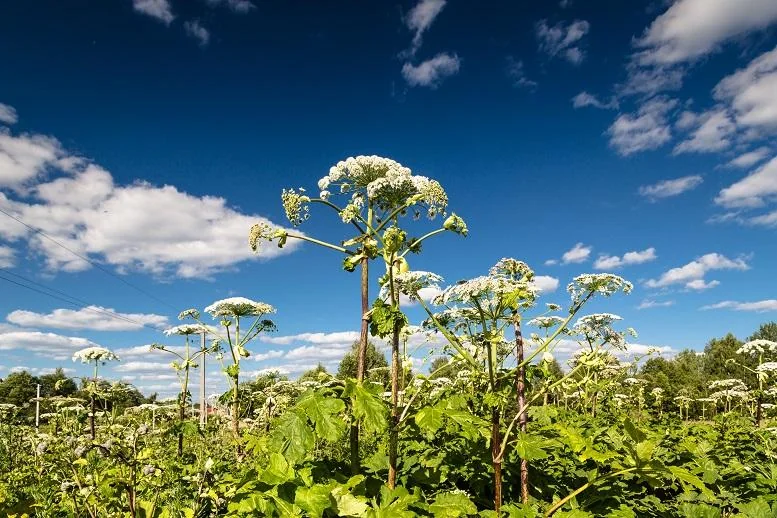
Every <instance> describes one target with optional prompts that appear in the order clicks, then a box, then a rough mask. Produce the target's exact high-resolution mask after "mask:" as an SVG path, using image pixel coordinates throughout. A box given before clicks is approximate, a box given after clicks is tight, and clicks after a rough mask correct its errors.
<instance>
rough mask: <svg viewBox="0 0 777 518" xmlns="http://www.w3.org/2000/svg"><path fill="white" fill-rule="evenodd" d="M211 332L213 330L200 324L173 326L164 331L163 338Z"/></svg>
mask: <svg viewBox="0 0 777 518" xmlns="http://www.w3.org/2000/svg"><path fill="white" fill-rule="evenodd" d="M211 332H213V329H212V328H210V327H208V326H204V325H202V324H181V325H180V326H174V327H171V328H169V329H165V330H164V331H163V333H164V334H165V336H172V335H202V334H209V333H211Z"/></svg>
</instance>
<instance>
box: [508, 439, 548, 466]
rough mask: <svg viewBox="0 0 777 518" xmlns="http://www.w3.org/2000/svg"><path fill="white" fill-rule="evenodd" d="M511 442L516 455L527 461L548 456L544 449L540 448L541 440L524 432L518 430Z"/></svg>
mask: <svg viewBox="0 0 777 518" xmlns="http://www.w3.org/2000/svg"><path fill="white" fill-rule="evenodd" d="M513 444H514V446H515V451H516V452H517V453H518V456H519V457H521V458H522V459H524V460H526V461H528V462H531V461H533V460H537V459H544V458H545V457H547V456H548V454H547V453H545V450H543V449H542V441H541V440H540V439H538V438H536V437H532V436H531V435H529V434H527V433H525V432H519V433H518V437H517V438H516V440H515V442H514V443H513Z"/></svg>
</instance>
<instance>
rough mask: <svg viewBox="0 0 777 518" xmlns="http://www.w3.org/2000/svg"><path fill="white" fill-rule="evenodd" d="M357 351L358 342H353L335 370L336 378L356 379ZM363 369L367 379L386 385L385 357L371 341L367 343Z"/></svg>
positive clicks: (387, 374)
mask: <svg viewBox="0 0 777 518" xmlns="http://www.w3.org/2000/svg"><path fill="white" fill-rule="evenodd" d="M358 350H359V342H354V343H353V345H352V346H351V351H350V352H347V353H345V356H343V359H342V360H341V361H340V365H339V367H338V369H337V377H338V378H340V379H346V378H355V377H356V358H357V355H358ZM365 366H366V367H365V369H366V371H367V379H369V380H371V381H377V382H379V383H382V384H383V386H386V385H388V380H389V372H388V362H387V361H386V357H385V356H384V355H383V353H381V352H380V351H378V349H377V347H375V344H374V343H373V342H372V341H368V342H367V352H366V354H365Z"/></svg>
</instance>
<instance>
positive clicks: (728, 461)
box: [0, 336, 777, 517]
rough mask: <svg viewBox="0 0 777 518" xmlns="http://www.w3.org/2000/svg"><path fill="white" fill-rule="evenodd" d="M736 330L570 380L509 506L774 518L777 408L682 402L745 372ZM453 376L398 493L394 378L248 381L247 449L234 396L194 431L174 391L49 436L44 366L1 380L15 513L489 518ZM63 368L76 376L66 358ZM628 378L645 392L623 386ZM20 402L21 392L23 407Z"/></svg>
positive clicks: (470, 387) (479, 416) (529, 440)
mask: <svg viewBox="0 0 777 518" xmlns="http://www.w3.org/2000/svg"><path fill="white" fill-rule="evenodd" d="M732 343H740V342H737V341H736V340H735V339H734V338H733V337H730V336H729V337H725V338H723V339H719V340H711V341H710V343H709V345H708V346H707V348H706V351H705V353H703V354H696V353H694V352H692V351H685V352H682V353H680V354H678V355H676V356H675V357H673V358H670V359H665V358H661V357H650V358H648V359H647V360H645V361H644V362H642V363H641V366H640V369H639V371H638V372H635V368H636V366H634V365H632V366H626V367H623V364H619V365H621V366H622V368H619V369H616V370H615V371H614V373H612V374H611V375H610V377H609V379H608V382H607V383H606V384H605V385H599V386H598V389H599V390H598V391H599V392H600V394H601V395H602V396H603V397H601V398H600V400H599V402H598V405H599V406H598V411H597V412H596V416H593V415H592V407H591V400H590V399H588V400H586V398H583V397H579V395H575V394H576V393H573V392H557V393H554V394H553V396H552V397H551V399H550V401H547V403H546V404H544V405H539V406H535V407H533V408H532V409H531V410H530V419H529V432H528V433H521V434H519V435H518V436H516V440H515V442H514V448H513V449H511V450H510V452H509V454H508V455H507V456H506V458H505V461H504V472H505V477H504V488H503V495H504V501H505V505H504V506H503V507H502V514H504V515H506V516H540V515H541V514H542V513H547V512H548V511H549V510H550V509H551V506H552V505H553V503H554V502H559V501H560V500H561V499H564V498H565V497H567V496H568V495H570V494H572V493H573V492H575V491H578V490H580V489H582V490H581V491H579V493H578V494H577V495H576V496H575V497H574V498H571V499H569V500H568V501H566V505H564V506H562V509H561V510H560V511H558V512H557V513H556V514H555V515H556V516H575V517H578V516H579V517H585V516H611V517H624V516H626V517H630V516H683V517H708V516H711V517H715V516H721V517H722V516H745V517H761V516H763V517H769V516H774V512H775V510H777V433H775V432H776V431H777V428H774V426H775V425H776V424H777V422H775V421H774V420H771V421H770V420H769V418H768V417H767V418H766V420H765V421H764V423H763V424H762V425H761V426H759V427H757V426H755V425H754V422H753V416H754V414H753V412H752V403H747V402H743V404H741V405H738V406H736V407H735V408H734V409H732V410H731V411H729V412H724V411H722V410H723V408H722V407H721V406H720V405H719V404H714V403H713V404H712V405H711V406H708V413H707V414H706V415H705V417H704V418H703V419H702V416H701V415H700V409H701V406H698V405H697V406H692V410H691V412H690V416H689V418H686V417H685V415H684V414H683V418H682V419H681V417H680V412H679V406H678V403H677V402H676V401H675V400H674V397H675V396H674V394H681V393H685V394H690V395H692V396H693V398H696V399H703V398H704V397H705V396H709V395H710V390H709V389H708V385H709V383H710V382H711V381H712V380H714V379H722V378H721V377H720V376H726V375H728V374H730V373H731V371H729V370H726V368H725V366H726V363H727V362H726V360H729V359H737V357H738V356H741V354H740V355H737V353H736V349H734V348H732V347H731V346H730V344H732ZM708 355H709V356H708ZM740 359H741V358H740ZM616 363H617V362H616ZM729 363H731V362H729ZM452 367H453V366H452V364H450V363H449V362H448V360H446V359H437V360H435V361H434V363H433V366H432V370H434V371H437V373H438V374H440V373H446V370H447V369H451V368H452ZM715 369H721V370H719V371H716V370H715ZM447 373H448V374H453V377H452V378H445V377H441V376H435V377H433V378H430V379H428V381H427V380H426V378H425V377H424V376H423V375H422V374H418V375H417V381H416V382H415V383H413V384H412V385H411V386H408V387H406V388H405V398H407V399H406V401H408V403H407V407H406V408H408V409H409V414H408V415H409V416H412V417H408V419H406V420H404V421H403V423H402V426H401V430H400V443H399V444H400V459H401V464H400V469H399V478H398V485H397V488H396V489H394V490H389V489H387V487H386V486H385V485H384V483H383V480H384V479H385V476H386V469H387V464H386V461H387V457H386V447H387V444H386V436H385V430H386V426H387V423H388V419H387V418H388V406H387V402H386V400H385V399H384V398H383V397H382V396H381V392H382V391H383V388H382V387H381V386H379V385H377V384H372V385H370V384H367V385H364V386H363V387H362V386H359V385H357V384H355V383H354V382H353V380H351V379H350V378H348V377H345V378H342V379H341V378H339V377H338V378H334V377H332V376H331V375H329V374H327V373H326V372H325V369H316V370H314V371H313V372H311V373H309V374H308V375H306V376H304V379H300V381H296V382H295V381H290V380H288V379H286V378H285V377H283V376H280V375H276V374H273V373H269V374H265V375H262V376H260V377H259V378H257V379H255V380H252V381H247V382H244V383H243V384H241V391H242V397H243V398H244V401H246V402H247V403H248V402H250V404H247V405H246V407H245V410H244V415H245V416H246V417H245V418H244V419H243V425H242V428H241V439H240V440H241V443H242V444H243V446H244V451H243V452H242V453H241V457H240V458H239V459H238V461H237V462H236V459H235V450H234V448H233V447H232V443H231V441H232V438H231V433H230V431H229V425H228V420H229V418H228V416H227V414H226V409H227V408H228V405H225V406H224V407H221V409H222V410H224V411H220V412H218V413H217V414H216V415H214V416H211V418H210V421H209V423H208V425H207V427H206V428H204V429H198V427H197V426H196V425H195V424H194V420H195V419H196V416H191V418H187V421H186V423H185V424H184V426H183V428H181V427H180V426H179V425H178V424H177V423H176V412H177V408H176V407H175V405H172V406H161V405H149V404H145V405H141V406H135V407H134V408H129V409H128V410H125V409H124V408H120V406H119V405H115V406H109V409H110V410H111V411H110V412H99V413H98V427H97V434H98V435H97V438H96V440H94V441H92V440H91V439H90V438H89V435H88V424H87V420H86V412H85V409H84V408H83V407H81V408H80V409H78V408H76V409H73V408H70V409H68V408H67V407H62V406H61V405H60V407H59V408H60V410H56V409H55V408H54V410H53V411H49V412H46V413H45V414H44V415H45V417H44V418H43V424H42V426H41V429H40V431H38V432H36V431H35V429H34V428H33V427H32V425H31V423H32V422H33V421H32V420H31V417H32V416H31V414H30V413H29V411H28V410H29V407H24V405H23V403H24V401H23V400H22V399H20V398H22V397H28V396H32V397H33V398H34V393H31V394H28V393H27V392H29V390H27V392H24V390H25V388H24V386H23V385H24V384H25V383H26V384H30V383H32V384H34V383H36V382H37V381H39V380H38V379H35V378H33V377H32V376H30V375H29V374H27V373H14V374H11V375H9V376H8V377H7V378H6V379H5V380H3V381H2V383H0V389H1V390H2V392H0V393H1V394H2V395H3V397H4V399H3V403H5V404H6V406H5V407H3V408H4V410H3V424H2V426H0V432H2V433H0V436H2V440H1V441H0V473H2V476H0V513H3V515H6V514H8V515H9V516H14V515H18V516H21V515H22V514H23V513H27V514H29V515H34V516H95V517H96V516H217V515H218V516H222V515H223V516H370V517H393V516H400V517H401V516H441V517H447V516H451V517H454V516H471V515H475V514H478V513H479V514H480V515H481V516H489V513H491V514H493V511H489V509H490V508H491V484H492V479H491V475H490V470H491V458H490V454H489V450H488V438H489V434H490V430H489V423H488V406H487V403H486V402H484V401H483V400H482V398H481V397H480V396H479V393H480V390H481V389H479V388H478V387H479V386H481V384H482V383H484V381H485V380H483V379H478V378H477V377H473V375H472V373H471V372H468V371H467V370H466V369H460V368H459V369H457V371H456V372H453V371H452V370H448V372H447ZM558 375H560V373H558V372H551V369H547V370H545V369H540V368H539V366H537V367H534V368H532V369H530V373H529V379H530V381H531V382H532V384H533V385H534V386H538V385H540V384H541V383H542V380H543V379H545V378H546V377H547V378H548V379H552V378H553V377H554V376H558ZM52 376H56V377H57V379H63V377H64V376H63V374H62V373H61V372H57V373H56V374H54V375H52ZM628 379H638V380H645V382H644V383H637V384H635V383H629V382H627V381H626V380H628ZM40 381H41V384H43V383H44V382H45V380H42V379H41V380H40ZM48 381H49V382H50V381H51V380H48ZM103 383H104V382H103ZM33 386H34V385H33ZM582 386H583V385H580V384H578V385H577V387H578V389H579V388H580V387H582ZM59 387H60V388H59V390H60V392H58V391H56V390H54V389H53V384H51V383H49V388H50V390H48V389H47V392H46V393H45V394H46V396H45V398H44V401H43V403H44V405H53V403H54V402H56V401H58V399H63V396H70V398H71V399H72V398H74V397H77V396H78V395H79V392H78V391H73V390H72V389H73V388H75V384H74V383H73V382H72V381H70V383H67V382H65V383H62V382H60V383H59ZM61 387H66V388H64V389H62V388H61ZM369 387H374V389H371V388H369ZM654 388H662V389H664V391H665V392H666V395H665V396H664V397H662V398H661V401H660V402H659V404H656V398H655V396H654V395H651V391H652V389H654ZM63 390H64V391H66V393H62V392H61V391H63ZM621 392H623V393H625V394H626V395H630V397H629V398H628V399H624V398H619V397H616V394H617V393H621ZM20 394H24V396H22V395H20ZM14 398H15V399H14ZM640 398H642V399H643V400H644V402H643V404H642V405H640V404H639V400H640ZM31 399H32V398H29V399H28V401H27V402H28V403H29V402H30V400H31ZM270 400H271V401H272V402H273V409H272V412H271V413H268V406H267V403H268V401H270ZM225 401H226V402H227V403H229V401H230V400H229V396H228V397H226V398H225ZM14 402H15V403H14ZM8 403H13V404H16V403H21V405H18V407H17V408H14V409H10V410H9V408H10V407H8V406H7V404H8ZM138 403H140V401H139V400H138V401H137V402H133V404H135V405H137V404H138ZM351 404H353V405H354V415H355V416H356V417H357V419H359V422H360V423H361V426H362V432H363V441H362V444H361V452H360V453H361V455H362V458H363V466H362V472H361V474H360V475H358V476H351V474H350V472H349V469H348V451H347V444H346V442H347V441H346V439H347V423H348V420H349V412H348V411H347V409H346V407H347V406H348V405H351ZM70 406H71V407H72V403H71V404H70ZM152 407H153V410H154V414H155V418H154V420H153V421H152V420H151V409H152ZM715 409H717V410H718V412H717V414H716V415H713V412H714V411H715ZM222 415H223V417H222ZM249 417H250V418H249ZM181 430H183V433H184V434H185V435H186V438H187V439H186V445H187V447H186V452H185V454H184V455H183V456H181V457H179V456H178V455H177V454H176V448H175V441H174V440H173V438H174V437H175V435H176V434H178V433H179V432H181ZM521 459H525V460H527V461H528V464H529V477H530V481H531V483H530V489H529V490H530V501H529V503H528V504H527V505H523V504H521V503H520V488H519V483H518V481H519V477H518V474H517V473H518V469H519V463H520V460H521Z"/></svg>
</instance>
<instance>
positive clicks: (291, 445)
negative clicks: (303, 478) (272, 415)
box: [271, 410, 315, 464]
mask: <svg viewBox="0 0 777 518" xmlns="http://www.w3.org/2000/svg"><path fill="white" fill-rule="evenodd" d="M314 443H315V440H314V437H313V431H312V430H311V429H310V427H309V426H308V422H307V418H306V417H305V416H304V415H301V414H300V413H299V411H295V410H291V411H289V412H287V413H285V414H284V415H283V416H282V417H281V418H280V419H279V420H278V424H277V426H276V427H275V429H274V430H273V436H272V441H271V446H272V447H273V448H274V449H275V450H276V451H278V452H280V453H281V454H283V455H285V456H286V458H287V459H288V460H289V461H290V462H291V463H293V464H295V463H297V462H299V461H300V460H302V459H304V458H305V456H306V455H307V453H308V452H309V451H310V450H312V449H313V446H314Z"/></svg>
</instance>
